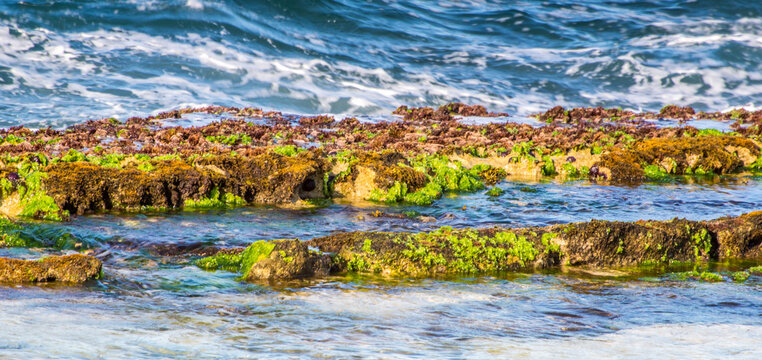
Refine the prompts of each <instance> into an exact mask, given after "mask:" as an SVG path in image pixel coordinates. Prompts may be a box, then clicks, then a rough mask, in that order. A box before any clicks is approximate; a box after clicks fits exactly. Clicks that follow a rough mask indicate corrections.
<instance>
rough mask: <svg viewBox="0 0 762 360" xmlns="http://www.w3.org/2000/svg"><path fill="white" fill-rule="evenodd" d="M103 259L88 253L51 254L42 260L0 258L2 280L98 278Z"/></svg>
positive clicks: (0, 278)
mask: <svg viewBox="0 0 762 360" xmlns="http://www.w3.org/2000/svg"><path fill="white" fill-rule="evenodd" d="M101 266H102V264H101V261H100V260H98V259H96V258H94V257H92V256H87V255H81V254H73V255H64V256H49V257H45V258H42V259H40V260H20V259H10V258H0V282H8V283H27V282H51V281H58V282H72V283H82V282H85V281H87V280H90V279H93V278H97V277H98V276H100V273H101Z"/></svg>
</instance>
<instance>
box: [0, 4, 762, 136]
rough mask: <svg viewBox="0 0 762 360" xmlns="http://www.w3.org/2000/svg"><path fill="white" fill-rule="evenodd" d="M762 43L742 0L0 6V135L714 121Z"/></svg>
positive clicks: (758, 88) (755, 91) (759, 77)
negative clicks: (98, 122)
mask: <svg viewBox="0 0 762 360" xmlns="http://www.w3.org/2000/svg"><path fill="white" fill-rule="evenodd" d="M760 39H762V6H761V5H760V4H759V3H758V2H756V1H748V0H744V1H741V0H714V1H712V0H707V1H704V0H702V1H643V0H609V1H583V2H580V1H575V0H569V1H567V0H556V1H542V2H541V1H498V0H496V1H476V0H468V1H462V0H458V1H448V0H443V1H392V0H369V1H354V0H317V1H308V0H288V1H272V0H271V1H256V2H251V1H232V0H161V1H157V0H146V1H142V0H126V1H52V0H51V1H40V0H28V1H2V2H0V99H1V100H0V125H2V126H10V125H16V124H30V125H34V126H39V127H44V126H48V125H50V126H53V127H63V126H65V125H67V124H72V123H74V122H80V121H82V120H83V119H90V118H100V117H104V116H115V117H118V118H125V117H128V116H134V115H147V114H151V113H154V112H157V111H159V110H168V109H173V108H177V107H180V106H195V105H208V104H219V105H230V106H258V107H263V108H265V109H275V110H279V111H286V112H293V113H300V114H314V113H332V114H354V115H379V114H382V115H386V114H389V113H390V112H391V111H392V110H393V109H394V108H396V107H397V106H398V105H403V104H408V105H441V104H443V103H445V102H449V101H461V102H466V103H481V104H484V105H486V106H487V107H488V108H489V109H491V110H493V111H507V112H509V113H512V114H518V115H526V114H529V113H532V112H536V111H541V110H545V109H547V108H549V107H551V106H553V105H556V104H560V105H564V106H598V105H602V106H622V107H624V108H631V109H636V110H638V109H642V110H658V109H659V108H661V107H662V106H663V105H666V104H678V105H691V106H694V107H696V108H697V109H700V110H723V109H726V108H729V107H733V106H742V105H753V103H754V102H755V101H757V100H758V99H759V97H760V95H761V94H762V71H760V70H762V66H761V65H762V60H760V59H762V56H761V55H762V40H760ZM747 107H748V106H747Z"/></svg>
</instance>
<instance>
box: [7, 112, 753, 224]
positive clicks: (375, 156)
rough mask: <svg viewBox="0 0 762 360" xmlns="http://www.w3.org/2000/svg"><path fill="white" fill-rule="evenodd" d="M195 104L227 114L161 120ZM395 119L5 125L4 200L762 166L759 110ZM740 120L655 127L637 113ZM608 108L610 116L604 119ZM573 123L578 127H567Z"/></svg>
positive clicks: (392, 187)
mask: <svg viewBox="0 0 762 360" xmlns="http://www.w3.org/2000/svg"><path fill="white" fill-rule="evenodd" d="M189 114H207V115H209V116H216V117H217V118H219V119H220V120H219V121H215V122H212V123H210V124H208V125H203V126H196V127H180V126H169V125H168V123H165V121H168V120H173V119H178V118H182V117H183V116H187V115H189ZM395 114H398V115H400V116H401V119H400V121H380V122H361V121H359V120H357V119H355V118H345V119H343V120H341V121H336V120H335V119H334V118H333V117H331V116H313V117H299V116H290V115H283V114H281V113H278V112H263V111H262V110H259V109H253V108H230V107H206V108H188V109H180V110H175V111H171V112H167V113H162V114H159V115H157V116H152V117H147V118H130V119H127V120H126V121H125V122H121V121H119V120H116V119H101V120H95V121H88V122H86V123H83V124H79V125H75V126H72V127H70V128H68V129H65V130H53V129H39V130H31V129H27V128H24V127H14V128H10V129H3V130H0V190H1V191H0V199H1V202H0V213H2V214H3V215H5V216H7V217H11V218H18V217H27V218H39V219H48V220H65V219H67V218H68V217H69V216H70V215H71V214H84V213H87V212H94V211H103V210H126V211H145V210H164V209H174V208H211V207H230V206H240V205H245V204H268V205H280V206H307V205H309V204H310V203H314V202H315V201H320V200H327V199H334V200H339V201H350V202H354V201H376V202H386V203H394V202H407V203H413V204H417V205H427V204H431V203H432V202H433V201H434V200H436V199H437V198H439V197H440V196H442V194H443V193H447V192H471V191H475V190H479V189H482V188H484V187H485V186H489V185H492V184H495V183H497V182H499V181H502V180H504V179H511V180H519V181H521V180H532V181H536V180H539V179H543V178H547V179H556V180H568V179H580V178H586V179H592V180H594V181H598V182H603V183H610V184H617V183H623V182H626V183H629V182H638V181H644V180H662V179H665V178H669V177H673V176H715V175H725V174H733V173H742V172H749V171H751V172H759V171H762V157H761V156H760V142H759V134H758V123H759V122H760V119H761V118H762V115H760V113H759V112H748V111H745V110H742V109H741V110H737V111H736V112H734V113H696V112H695V111H693V110H692V109H690V108H677V107H666V108H664V109H662V111H661V112H660V113H659V114H651V113H638V114H636V113H633V112H627V111H622V110H619V109H602V108H575V109H572V110H569V111H567V110H564V109H563V108H560V107H556V108H553V109H550V110H549V111H547V112H545V113H543V114H538V115H537V116H538V118H540V119H547V120H548V122H549V123H548V124H547V125H545V126H531V125H527V124H518V123H512V122H493V123H490V124H485V125H469V124H464V123H462V122H460V121H459V118H458V116H482V117H484V116H493V117H497V116H502V117H505V116H508V114H504V113H501V114H496V113H489V112H487V110H486V109H485V108H484V107H483V106H479V105H465V104H461V103H451V104H446V105H443V106H441V107H439V108H438V109H437V110H434V109H433V108H409V107H406V106H401V107H400V108H398V109H397V110H396V111H395ZM661 116H669V117H677V118H681V119H683V118H684V119H685V120H686V121H688V120H690V119H694V118H697V117H699V116H706V117H710V118H717V119H736V123H739V125H738V126H737V128H736V131H734V132H732V133H722V132H719V131H716V130H698V129H695V128H692V127H690V126H681V127H657V126H655V125H653V124H651V123H646V122H644V121H643V120H642V119H651V118H659V117H661ZM604 120H605V121H604ZM570 125H572V126H570ZM755 129H756V130H755Z"/></svg>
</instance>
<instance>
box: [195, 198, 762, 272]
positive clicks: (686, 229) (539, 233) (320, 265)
mask: <svg viewBox="0 0 762 360" xmlns="http://www.w3.org/2000/svg"><path fill="white" fill-rule="evenodd" d="M297 244H298V245H297ZM310 247H311V248H314V249H315V250H309V248H310ZM263 249H265V250H263ZM317 250H319V251H317ZM761 257H762V212H753V213H749V214H745V215H741V216H738V217H725V218H719V219H715V220H711V221H689V220H683V219H673V220H670V221H637V222H619V221H599V220H593V221H589V222H582V223H573V224H566V225H553V226H546V227H528V228H513V229H509V228H486V229H453V228H451V227H442V228H440V229H438V230H436V231H433V232H427V233H404V232H403V233H400V232H345V233H338V234H334V235H330V236H325V237H320V238H315V239H311V240H308V241H305V242H304V243H300V242H298V241H297V240H276V241H272V242H265V241H259V242H256V243H254V244H252V245H251V246H250V247H249V248H247V249H246V250H244V251H243V252H241V253H240V254H236V255H233V256H232V257H231V255H228V254H222V255H213V256H210V257H205V258H201V259H199V260H197V261H196V264H197V265H198V266H200V267H202V268H204V269H207V270H216V269H227V270H232V271H237V272H240V273H241V274H243V278H244V279H248V280H273V279H289V278H302V277H309V276H324V275H326V274H328V272H329V271H328V269H330V272H331V273H342V272H359V273H376V274H382V275H387V276H401V275H404V276H430V275H436V274H454V273H458V274H476V273H490V272H498V271H517V270H537V269H547V268H553V267H565V266H587V267H614V268H616V267H625V266H636V265H649V264H650V265H653V264H660V263H672V262H702V261H708V260H727V259H759V258H761ZM286 259H292V260H286ZM231 264H232V265H231Z"/></svg>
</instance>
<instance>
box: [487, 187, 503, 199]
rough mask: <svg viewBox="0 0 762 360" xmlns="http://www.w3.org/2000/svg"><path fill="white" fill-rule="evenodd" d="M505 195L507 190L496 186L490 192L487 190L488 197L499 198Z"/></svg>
mask: <svg viewBox="0 0 762 360" xmlns="http://www.w3.org/2000/svg"><path fill="white" fill-rule="evenodd" d="M503 194H505V190H503V189H501V188H499V187H497V186H494V187H492V188H490V189H489V190H487V195H488V196H492V197H498V196H501V195H503Z"/></svg>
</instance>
